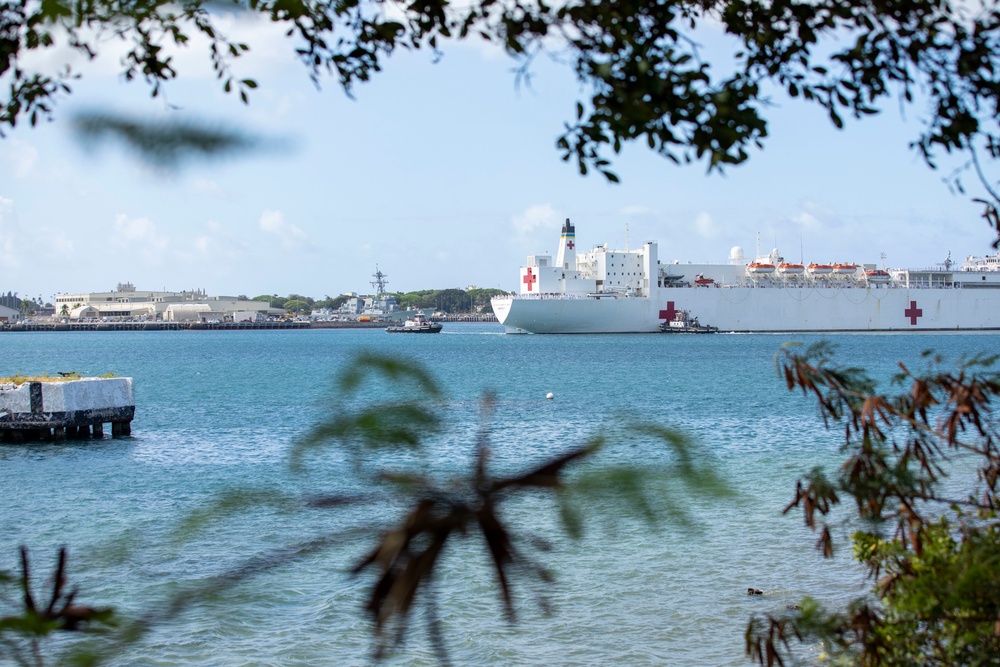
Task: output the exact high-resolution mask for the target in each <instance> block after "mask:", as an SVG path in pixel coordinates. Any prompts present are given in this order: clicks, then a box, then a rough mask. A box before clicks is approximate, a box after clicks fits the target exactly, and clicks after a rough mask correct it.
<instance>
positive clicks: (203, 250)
mask: <svg viewBox="0 0 1000 667" xmlns="http://www.w3.org/2000/svg"><path fill="white" fill-rule="evenodd" d="M205 228H206V230H207V231H206V232H205V233H204V234H200V235H198V236H196V237H195V239H194V243H193V244H192V245H193V246H194V249H195V251H196V253H195V254H197V255H199V256H200V257H202V258H207V259H213V258H214V259H230V260H231V259H238V258H240V257H242V256H243V253H244V251H245V250H246V242H245V241H244V240H243V239H240V238H239V237H237V236H236V235H235V234H233V233H232V232H230V231H229V230H228V229H226V228H225V226H223V225H222V223H220V222H217V221H215V220H209V221H208V222H207V223H205Z"/></svg>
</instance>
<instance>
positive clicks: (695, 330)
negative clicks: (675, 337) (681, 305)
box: [660, 310, 719, 334]
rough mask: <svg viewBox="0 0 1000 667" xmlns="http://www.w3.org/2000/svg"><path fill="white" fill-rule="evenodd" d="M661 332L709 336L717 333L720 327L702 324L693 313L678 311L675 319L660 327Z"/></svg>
mask: <svg viewBox="0 0 1000 667" xmlns="http://www.w3.org/2000/svg"><path fill="white" fill-rule="evenodd" d="M660 331H661V332H662V333H691V334H708V333H717V332H718V331H719V327H713V326H709V325H708V324H701V323H700V322H698V318H697V317H692V316H691V311H688V310H678V311H677V314H676V315H674V319H672V320H670V321H669V322H664V323H663V324H661V325H660Z"/></svg>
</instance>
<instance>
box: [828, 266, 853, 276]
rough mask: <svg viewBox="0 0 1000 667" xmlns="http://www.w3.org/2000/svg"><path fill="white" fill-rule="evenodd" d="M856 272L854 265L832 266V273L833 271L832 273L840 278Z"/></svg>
mask: <svg viewBox="0 0 1000 667" xmlns="http://www.w3.org/2000/svg"><path fill="white" fill-rule="evenodd" d="M857 270H858V267H857V266H855V265H854V264H834V265H833V271H834V273H836V274H837V275H841V276H843V275H847V274H850V273H855V272H857Z"/></svg>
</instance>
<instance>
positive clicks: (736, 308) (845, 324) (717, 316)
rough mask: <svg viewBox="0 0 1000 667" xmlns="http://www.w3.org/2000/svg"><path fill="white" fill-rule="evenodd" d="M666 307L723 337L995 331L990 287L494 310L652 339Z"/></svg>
mask: <svg viewBox="0 0 1000 667" xmlns="http://www.w3.org/2000/svg"><path fill="white" fill-rule="evenodd" d="M671 304H672V306H673V308H675V309H681V308H683V309H686V310H689V311H691V312H692V313H694V314H696V315H697V316H698V318H699V319H700V320H701V321H702V322H705V323H706V324H711V325H712V326H717V327H719V330H720V331H723V332H728V331H736V332H756V331H762V332H766V331H831V332H833V331H975V330H1000V290H993V289H959V288H952V289H934V288H927V289H907V288H902V287H886V286H880V287H870V288H865V287H814V286H802V287H770V286H769V287H766V288H763V287H730V288H726V287H720V288H690V287H687V288H686V287H677V288H669V287H668V288H660V289H658V290H657V296H656V297H655V298H654V299H647V298H642V297H619V298H604V299H593V298H587V297H577V298H570V297H565V296H563V295H552V296H550V297H548V298H545V297H542V298H534V297H532V298H524V297H509V298H503V297H498V298H497V299H495V300H494V302H493V310H494V312H496V315H497V319H498V320H499V321H500V323H501V324H503V325H505V326H506V327H507V328H508V331H511V330H523V331H525V332H528V333H647V332H648V333H654V332H657V331H658V330H659V326H660V323H661V322H663V321H664V320H665V319H667V318H666V316H665V315H666V312H667V309H668V308H670V305H671ZM661 311H662V312H661Z"/></svg>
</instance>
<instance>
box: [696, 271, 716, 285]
mask: <svg viewBox="0 0 1000 667" xmlns="http://www.w3.org/2000/svg"><path fill="white" fill-rule="evenodd" d="M694 284H695V285H698V286H700V287H711V286H712V285H714V284H715V279H714V278H706V277H705V274H703V273H699V274H698V277H697V278H695V279H694Z"/></svg>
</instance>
